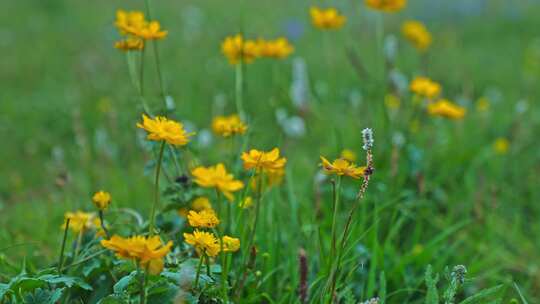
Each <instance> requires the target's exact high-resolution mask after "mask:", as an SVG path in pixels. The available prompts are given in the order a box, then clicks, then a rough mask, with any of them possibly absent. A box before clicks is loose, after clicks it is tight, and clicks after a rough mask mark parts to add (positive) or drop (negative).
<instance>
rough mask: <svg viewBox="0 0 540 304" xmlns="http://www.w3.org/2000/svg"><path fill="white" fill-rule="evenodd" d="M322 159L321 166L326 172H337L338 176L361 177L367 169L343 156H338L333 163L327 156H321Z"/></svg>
mask: <svg viewBox="0 0 540 304" xmlns="http://www.w3.org/2000/svg"><path fill="white" fill-rule="evenodd" d="M321 161H322V163H321V166H322V168H323V170H324V173H326V174H335V175H338V176H343V175H346V176H349V177H352V178H355V179H359V178H360V177H362V176H363V175H364V171H365V169H366V168H365V167H357V166H356V165H355V164H353V163H351V162H349V161H348V160H345V159H343V158H338V159H336V160H334V161H333V162H332V163H331V162H329V161H328V160H327V159H326V158H324V157H322V156H321Z"/></svg>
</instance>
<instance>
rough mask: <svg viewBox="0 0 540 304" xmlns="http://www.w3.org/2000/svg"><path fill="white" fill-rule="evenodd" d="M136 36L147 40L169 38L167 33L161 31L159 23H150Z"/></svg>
mask: <svg viewBox="0 0 540 304" xmlns="http://www.w3.org/2000/svg"><path fill="white" fill-rule="evenodd" d="M136 35H137V36H138V37H141V38H143V39H146V40H159V39H163V38H165V37H167V31H163V30H162V29H161V24H160V23H159V21H150V22H149V23H147V24H146V25H145V26H144V27H142V28H141V29H139V31H138V32H137V33H136Z"/></svg>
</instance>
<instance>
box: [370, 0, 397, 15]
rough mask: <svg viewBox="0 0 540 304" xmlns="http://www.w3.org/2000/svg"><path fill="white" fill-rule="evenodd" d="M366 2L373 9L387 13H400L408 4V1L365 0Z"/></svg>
mask: <svg viewBox="0 0 540 304" xmlns="http://www.w3.org/2000/svg"><path fill="white" fill-rule="evenodd" d="M365 2H366V5H367V6H369V7H371V8H372V9H375V10H379V11H383V12H386V13H395V12H398V11H400V10H401V9H403V8H404V7H405V5H406V4H407V0H365Z"/></svg>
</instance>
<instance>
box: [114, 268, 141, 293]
mask: <svg viewBox="0 0 540 304" xmlns="http://www.w3.org/2000/svg"><path fill="white" fill-rule="evenodd" d="M137 274H138V272H137V271H136V270H134V271H132V272H131V273H130V274H128V275H127V276H125V277H123V278H121V279H120V280H118V282H117V283H116V284H114V286H113V290H114V293H118V294H121V293H123V292H126V293H128V294H131V293H133V292H135V291H136V290H138V289H139V282H138V281H137V277H138V275H137Z"/></svg>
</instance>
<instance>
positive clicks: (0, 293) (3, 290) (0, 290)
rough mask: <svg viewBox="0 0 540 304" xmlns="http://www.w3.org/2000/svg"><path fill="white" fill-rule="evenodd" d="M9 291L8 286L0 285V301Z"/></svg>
mask: <svg viewBox="0 0 540 304" xmlns="http://www.w3.org/2000/svg"><path fill="white" fill-rule="evenodd" d="M10 291H11V290H10V289H9V284H2V283H0V300H2V299H3V298H4V296H5V295H6V294H8V293H9V292H10Z"/></svg>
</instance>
